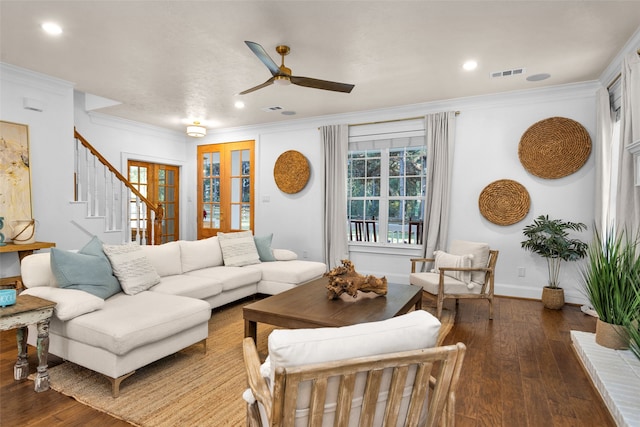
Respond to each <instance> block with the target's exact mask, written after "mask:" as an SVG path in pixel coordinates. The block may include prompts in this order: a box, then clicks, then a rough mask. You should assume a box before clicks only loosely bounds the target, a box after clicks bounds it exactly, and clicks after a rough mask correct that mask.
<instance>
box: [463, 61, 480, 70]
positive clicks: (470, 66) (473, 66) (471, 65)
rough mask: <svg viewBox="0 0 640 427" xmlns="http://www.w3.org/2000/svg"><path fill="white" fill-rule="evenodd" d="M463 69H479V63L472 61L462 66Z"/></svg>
mask: <svg viewBox="0 0 640 427" xmlns="http://www.w3.org/2000/svg"><path fill="white" fill-rule="evenodd" d="M462 68H464V69H465V70H467V71H472V70H475V69H476V68H478V63H477V62H476V61H473V60H470V61H467V62H465V63H464V64H462Z"/></svg>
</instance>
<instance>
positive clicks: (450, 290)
mask: <svg viewBox="0 0 640 427" xmlns="http://www.w3.org/2000/svg"><path fill="white" fill-rule="evenodd" d="M409 283H411V284H412V285H416V286H421V287H422V289H424V290H425V291H426V292H429V293H430V294H433V295H438V286H439V283H440V274H439V273H411V274H410V275H409ZM470 285H473V287H469V286H467V284H466V283H464V282H461V281H459V280H456V279H454V278H453V277H450V276H447V275H445V276H444V293H445V294H479V293H480V290H481V289H482V286H481V285H478V284H475V283H474V282H471V283H470Z"/></svg>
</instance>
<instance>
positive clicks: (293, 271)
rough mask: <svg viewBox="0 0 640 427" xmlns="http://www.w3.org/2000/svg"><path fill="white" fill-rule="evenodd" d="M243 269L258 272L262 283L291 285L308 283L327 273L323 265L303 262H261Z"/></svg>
mask: <svg viewBox="0 0 640 427" xmlns="http://www.w3.org/2000/svg"><path fill="white" fill-rule="evenodd" d="M244 268H247V269H256V270H260V271H261V272H262V280H264V281H269V282H280V283H293V284H300V283H304V282H308V281H309V280H312V279H315V278H317V277H320V276H322V275H323V274H324V273H326V272H327V266H326V265H325V264H324V263H321V262H316V261H305V260H293V261H274V262H263V263H260V264H254V265H248V266H246V267H244Z"/></svg>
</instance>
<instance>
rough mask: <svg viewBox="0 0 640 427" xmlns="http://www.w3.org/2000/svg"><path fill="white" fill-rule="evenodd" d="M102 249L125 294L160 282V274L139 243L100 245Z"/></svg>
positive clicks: (145, 288)
mask: <svg viewBox="0 0 640 427" xmlns="http://www.w3.org/2000/svg"><path fill="white" fill-rule="evenodd" d="M102 249H103V250H104V253H105V254H107V257H108V258H109V262H110V263H111V268H113V274H115V275H116V277H117V278H118V280H119V281H120V286H121V287H122V290H123V291H124V293H125V294H128V295H135V294H137V293H139V292H142V291H146V290H147V289H149V288H150V287H152V286H153V285H155V284H158V283H160V276H159V275H158V273H157V272H156V269H155V268H153V265H151V261H149V258H147V257H146V255H145V254H144V252H143V251H142V248H141V247H140V245H138V244H135V243H131V244H128V245H102Z"/></svg>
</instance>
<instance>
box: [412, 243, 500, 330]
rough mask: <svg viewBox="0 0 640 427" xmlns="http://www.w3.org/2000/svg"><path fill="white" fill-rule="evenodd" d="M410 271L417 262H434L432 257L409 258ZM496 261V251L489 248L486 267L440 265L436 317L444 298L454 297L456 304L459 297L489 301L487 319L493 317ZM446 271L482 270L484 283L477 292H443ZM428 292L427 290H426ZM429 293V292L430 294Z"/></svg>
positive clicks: (439, 313)
mask: <svg viewBox="0 0 640 427" xmlns="http://www.w3.org/2000/svg"><path fill="white" fill-rule="evenodd" d="M410 261H411V272H412V273H416V264H417V263H427V262H434V261H435V260H434V259H433V258H411V260H410ZM497 261H498V251H497V250H489V261H488V262H487V267H483V268H467V267H440V269H439V270H440V281H439V282H438V294H437V295H435V297H436V300H437V308H436V310H437V313H436V316H437V317H438V319H440V317H441V316H442V305H443V303H444V300H445V299H451V298H455V300H456V305H457V304H458V300H459V299H460V298H481V299H486V300H488V301H489V319H493V289H494V275H495V268H496V262H497ZM446 271H470V272H473V271H484V272H485V275H484V284H483V285H482V289H481V290H480V293H479V294H472V293H468V294H466V293H465V294H449V293H445V292H444V275H445V272H446ZM427 293H428V294H430V293H429V292H427ZM430 295H431V294H430Z"/></svg>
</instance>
